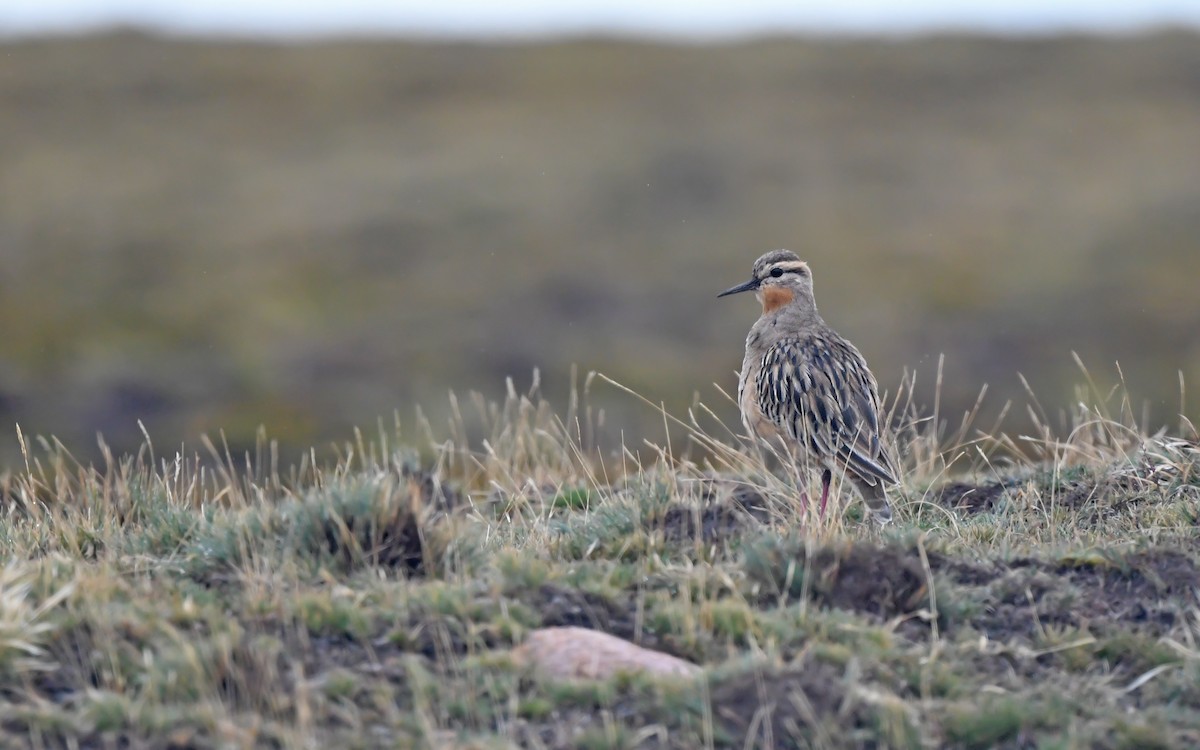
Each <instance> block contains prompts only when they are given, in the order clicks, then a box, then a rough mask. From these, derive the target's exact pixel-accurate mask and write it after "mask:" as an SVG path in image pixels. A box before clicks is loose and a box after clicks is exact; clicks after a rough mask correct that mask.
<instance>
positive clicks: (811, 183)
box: [0, 33, 1200, 467]
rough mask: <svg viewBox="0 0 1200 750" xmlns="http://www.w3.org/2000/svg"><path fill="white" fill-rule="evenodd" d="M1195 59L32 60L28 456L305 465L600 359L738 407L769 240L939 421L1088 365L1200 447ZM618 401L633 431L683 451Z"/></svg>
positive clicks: (200, 46) (96, 54) (957, 48)
mask: <svg viewBox="0 0 1200 750" xmlns="http://www.w3.org/2000/svg"><path fill="white" fill-rule="evenodd" d="M1197 70H1200V40H1198V39H1197V37H1196V36H1195V35H1194V34H1185V33H1161V34H1154V35H1146V36H1140V37H1136V38H1105V39H1088V38H1076V37H1065V38H1055V39H1043V40H1036V41H1028V40H1008V41H1000V40H991V39H983V38H965V37H938V38H920V39H913V40H906V41H880V40H858V41H847V40H790V39H778V40H762V41H755V42H747V43H739V44H730V45H717V46H690V45H680V46H671V45H660V44H649V43H645V44H641V43H629V42H615V41H603V40H596V41H585V42H572V43H562V44H529V45H481V44H432V43H428V44H425V43H413V42H403V41H335V42H319V43H316V42H314V43H309V44H296V45H271V44H253V43H245V42H221V41H206V42H197V41H182V40H172V39H162V38H153V37H147V36H142V35H138V34H130V33H125V34H109V35H100V36H94V37H84V38H71V39H47V40H30V41H6V42H4V43H3V45H2V46H0V110H2V111H3V112H4V116H3V117H2V118H0V328H2V329H3V335H2V336H0V465H4V466H9V467H19V466H20V463H21V461H20V454H19V450H18V446H17V443H16V439H15V437H16V436H15V431H14V430H13V429H12V427H11V425H12V424H13V423H14V422H20V423H21V425H22V427H23V428H24V430H25V432H26V433H27V434H43V435H50V434H53V435H57V436H59V437H60V438H62V439H63V441H64V442H65V443H66V444H67V445H70V446H71V447H72V449H73V450H75V451H77V452H78V454H79V455H80V457H81V458H88V459H91V460H98V459H99V458H100V455H99V452H98V449H97V448H96V441H95V434H96V432H102V433H103V434H104V435H105V438H106V440H107V441H108V443H109V444H110V445H112V446H113V447H114V448H115V449H117V451H118V452H122V451H128V450H136V448H137V446H138V444H139V443H140V442H141V441H142V440H143V438H142V434H141V430H140V429H139V428H138V426H137V420H139V419H140V420H142V422H143V423H144V424H145V425H146V428H147V429H148V430H149V431H150V433H151V434H152V435H154V436H156V438H157V439H158V440H159V441H162V442H165V443H169V444H171V445H178V444H180V443H182V442H185V441H186V443H187V444H188V445H190V446H195V445H198V440H199V436H200V435H201V434H202V433H207V434H209V435H210V436H211V437H212V439H213V440H214V441H218V440H219V438H218V436H217V432H218V430H221V429H223V430H224V431H225V434H226V436H227V438H228V440H229V442H230V444H231V445H232V446H233V447H234V448H235V449H237V450H236V451H235V452H240V450H241V449H245V448H248V447H252V446H253V443H254V439H255V438H254V436H255V431H256V429H257V427H258V426H259V425H260V424H265V425H266V427H267V429H268V431H269V432H270V433H271V434H272V435H275V436H277V437H279V439H280V440H281V448H280V450H281V451H282V453H283V455H284V456H285V458H287V459H288V461H289V462H290V461H293V460H298V459H299V456H300V454H301V452H302V451H303V450H304V449H306V448H307V446H309V445H311V444H314V443H315V444H318V445H324V444H325V441H329V440H337V441H340V440H344V439H346V438H347V437H348V436H349V435H350V434H351V428H352V426H353V425H355V424H371V423H373V422H374V420H375V419H376V417H377V416H378V415H380V414H383V415H387V414H390V413H392V411H393V409H399V410H400V411H401V414H402V416H403V417H404V419H405V421H407V420H409V419H410V417H411V414H412V412H411V405H412V404H414V403H421V404H423V405H424V407H425V409H426V413H427V414H428V416H429V418H430V419H431V420H432V421H433V422H434V423H436V424H442V423H443V422H444V421H445V419H446V418H447V416H448V414H449V408H448V406H447V402H446V398H445V394H446V391H447V390H449V389H450V388H454V389H457V390H460V391H462V390H469V389H473V390H480V391H483V392H485V393H487V394H488V395H489V396H490V397H492V398H496V397H500V396H501V395H502V391H501V389H500V387H499V384H501V383H502V382H503V380H504V378H505V377H509V376H512V377H515V378H517V380H518V382H527V380H528V377H529V373H530V371H531V370H532V368H533V367H534V366H540V367H541V368H542V371H543V375H544V380H545V383H546V387H547V389H548V393H550V394H551V395H553V396H554V397H556V398H559V399H562V398H565V396H566V393H567V391H568V390H569V386H570V383H569V378H568V371H569V368H570V367H571V365H572V364H578V365H579V367H580V368H581V369H582V370H584V371H586V370H589V369H600V370H603V371H605V372H607V373H610V374H611V375H613V376H614V377H616V378H617V379H619V380H621V381H623V382H627V383H630V384H631V385H633V386H634V387H636V388H637V389H638V390H639V391H641V392H643V393H646V394H647V396H648V397H650V398H651V399H652V400H655V401H658V400H662V401H664V402H665V403H666V404H667V405H668V406H669V407H670V408H672V409H673V410H674V411H680V410H682V409H683V408H684V407H686V406H687V405H688V404H689V403H690V402H691V400H692V398H693V394H694V393H695V392H697V391H699V392H700V393H701V394H702V395H703V396H704V397H705V399H706V400H709V401H711V402H713V403H714V408H716V409H717V410H718V411H719V413H720V414H721V415H722V417H724V418H729V417H731V416H732V409H731V408H730V406H729V405H728V404H726V403H724V402H720V401H718V400H717V399H716V398H714V397H713V395H712V394H713V391H712V388H711V385H712V384H713V383H714V382H715V383H720V384H721V385H722V386H724V387H726V388H728V387H731V386H732V384H733V382H734V376H733V372H734V370H735V369H736V368H737V366H738V364H739V362H740V359H741V351H740V350H741V342H742V339H743V336H744V333H745V330H746V328H747V327H748V326H749V324H750V322H751V320H752V318H753V316H754V310H753V309H752V304H751V303H749V302H747V301H745V300H730V301H725V300H723V301H721V302H718V301H717V300H715V299H714V295H715V293H716V292H717V291H718V290H720V289H724V288H726V287H728V286H730V285H731V284H733V283H735V282H737V281H739V280H742V279H743V278H744V277H745V276H746V274H747V273H748V269H749V264H750V263H751V261H752V260H753V259H754V258H755V257H756V256H757V255H758V254H759V253H760V252H762V251H763V250H765V249H768V248H773V247H789V248H792V249H795V250H797V251H798V252H800V254H801V255H802V256H804V257H805V258H806V259H807V260H809V261H810V263H811V265H812V267H813V269H814V272H815V274H816V283H817V298H818V301H819V303H820V304H821V307H822V310H823V311H824V313H825V314H826V317H827V318H828V319H829V320H830V321H831V322H832V323H833V324H834V325H835V326H836V327H837V328H839V329H840V330H841V331H843V332H844V333H845V334H846V335H848V336H849V337H850V338H851V339H852V340H854V341H855V342H856V343H857V344H859V345H860V347H861V348H862V349H863V350H864V352H865V353H866V355H867V357H868V359H869V360H870V361H871V362H872V365H873V367H874V368H875V370H876V372H877V373H878V375H879V377H880V380H881V382H882V383H883V384H884V386H885V387H887V388H889V389H891V390H893V391H894V390H895V388H896V387H897V385H898V384H899V382H900V379H901V373H902V372H903V370H904V369H906V368H908V369H913V368H915V369H917V370H918V371H919V372H920V373H921V377H920V378H919V380H918V387H919V388H920V389H921V392H920V396H921V398H920V399H919V401H920V402H921V403H926V404H931V403H932V392H933V384H934V377H933V373H934V370H935V363H936V361H937V357H938V355H939V354H943V353H944V354H945V356H946V365H945V367H946V373H947V377H946V379H945V385H944V387H943V390H942V394H941V395H942V407H943V411H944V413H947V414H957V413H960V412H962V411H964V410H966V409H968V408H970V406H971V404H972V403H973V401H974V398H975V396H976V393H977V392H978V389H979V387H980V385H981V384H982V383H984V382H987V383H989V384H990V391H989V398H988V401H987V402H986V404H985V407H984V408H985V411H989V410H990V412H991V413H995V412H998V411H999V410H1000V409H1001V407H1002V405H1003V404H1004V402H1005V401H1006V400H1007V399H1009V398H1014V397H1016V398H1018V399H1021V398H1023V397H1024V396H1023V389H1022V386H1021V384H1020V381H1019V379H1018V377H1017V373H1018V372H1020V373H1023V374H1024V375H1025V376H1026V377H1027V378H1028V379H1029V381H1030V382H1031V383H1032V385H1033V387H1034V389H1035V390H1036V391H1037V392H1038V393H1039V394H1041V395H1042V396H1043V397H1046V398H1047V399H1048V400H1049V401H1051V402H1052V403H1068V402H1069V399H1070V387H1071V384H1072V383H1073V382H1074V378H1075V373H1076V370H1075V366H1074V364H1073V363H1072V361H1071V358H1070V356H1069V352H1071V351H1077V352H1079V354H1080V356H1081V357H1082V358H1083V359H1084V361H1085V362H1087V363H1088V364H1089V366H1091V367H1092V368H1093V370H1094V371H1096V372H1097V373H1103V375H1104V378H1106V379H1107V380H1108V381H1109V384H1111V383H1112V382H1115V381H1116V379H1117V375H1116V371H1115V369H1114V368H1113V366H1112V363H1113V362H1115V361H1119V362H1120V363H1121V366H1122V368H1123V371H1124V372H1125V374H1126V376H1127V384H1128V388H1129V390H1130V392H1131V393H1132V394H1133V398H1134V401H1135V405H1136V406H1137V408H1139V409H1140V407H1141V403H1142V401H1143V399H1145V400H1146V402H1147V404H1148V408H1149V409H1150V412H1151V415H1152V417H1153V418H1154V421H1156V422H1160V423H1161V422H1172V423H1173V420H1174V415H1175V414H1176V413H1178V412H1179V411H1180V404H1179V401H1180V399H1179V386H1178V376H1179V373H1180V372H1181V371H1182V373H1183V374H1184V375H1185V377H1186V378H1190V379H1191V380H1193V381H1194V380H1195V379H1196V377H1197V376H1198V375H1200V369H1198V368H1200V339H1198V338H1197V336H1196V334H1195V332H1196V330H1198V329H1200V297H1198V296H1197V295H1196V294H1195V273H1194V271H1195V265H1196V260H1195V259H1196V253H1197V250H1196V246H1197V237H1200V218H1198V214H1197V212H1196V206H1197V205H1200V181H1198V180H1197V179H1196V175H1197V174H1200V140H1198V139H1197V131H1196V127H1195V123H1196V122H1200V96H1198V95H1197V94H1200V90H1198V88H1197V87H1198V85H1200V84H1198V83H1197V81H1200V78H1198V77H1197ZM1098 377H1099V375H1098ZM1101 385H1102V386H1103V385H1107V384H1105V383H1102V384H1101ZM595 398H597V399H601V398H606V399H607V398H608V394H606V393H599V394H596V396H595ZM1195 403H1196V400H1195V399H1192V400H1191V404H1189V405H1185V407H1184V408H1185V410H1186V411H1188V413H1189V414H1191V415H1193V416H1195V415H1196V411H1195ZM598 405H602V406H606V407H607V411H608V425H609V427H610V428H611V432H610V435H611V436H612V437H614V438H615V437H617V436H619V434H620V430H621V429H625V430H628V431H630V432H631V433H632V434H644V433H646V432H647V431H648V430H649V429H652V428H653V426H654V424H655V423H656V418H655V417H654V416H653V415H647V414H645V413H644V412H640V411H637V410H633V409H630V408H627V405H626V402H625V401H622V400H620V399H615V398H613V399H609V400H608V401H607V402H606V403H602V404H598ZM1013 418H1014V420H1015V421H1014V422H1013V423H1012V425H1011V429H1012V430H1013V431H1014V432H1018V431H1020V430H1023V429H1027V428H1028V426H1029V422H1028V420H1027V419H1026V417H1025V415H1024V413H1023V412H1021V411H1019V410H1018V411H1016V412H1014V414H1013ZM322 450H323V449H322Z"/></svg>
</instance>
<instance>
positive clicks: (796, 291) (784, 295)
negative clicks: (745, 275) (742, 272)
mask: <svg viewBox="0 0 1200 750" xmlns="http://www.w3.org/2000/svg"><path fill="white" fill-rule="evenodd" d="M751 291H752V292H754V293H755V296H756V297H758V301H759V302H761V303H762V306H763V314H764V315H765V314H767V313H769V312H773V311H775V310H778V309H779V308H781V307H785V306H787V305H790V304H791V303H792V302H793V301H795V300H796V299H797V298H801V299H802V300H807V301H811V300H812V296H813V287H812V271H810V270H809V269H808V264H807V263H805V262H804V261H802V260H800V256H798V255H796V254H795V253H793V252H792V251H790V250H772V251H770V252H768V253H764V254H763V255H762V256H761V257H760V258H759V259H758V260H756V261H754V269H753V270H752V271H751V274H750V280H749V281H747V282H746V283H744V284H738V285H737V286H735V287H730V288H729V289H726V290H725V291H723V292H721V293H720V294H718V295H717V296H718V297H724V296H726V295H730V294H737V293H738V292H751Z"/></svg>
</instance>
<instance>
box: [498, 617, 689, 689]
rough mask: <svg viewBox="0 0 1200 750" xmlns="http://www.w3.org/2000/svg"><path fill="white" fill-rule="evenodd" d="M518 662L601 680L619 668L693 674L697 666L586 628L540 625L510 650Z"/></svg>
mask: <svg viewBox="0 0 1200 750" xmlns="http://www.w3.org/2000/svg"><path fill="white" fill-rule="evenodd" d="M513 658H514V659H515V660H516V662H517V663H518V664H521V665H529V666H532V667H533V668H534V669H535V670H537V671H538V673H540V674H541V675H543V676H545V677H549V678H552V679H557V680H604V679H608V678H609V677H612V676H613V675H615V674H617V673H619V672H649V673H650V674H655V675H660V676H667V677H694V676H696V675H698V674H700V671H701V670H700V667H698V666H696V665H695V664H692V663H691V662H689V661H684V660H683V659H678V658H676V657H674V656H671V655H670V654H663V653H660V652H658V651H651V650H650V649H647V648H642V647H641V646H636V645H634V644H632V643H630V642H629V641H625V640H622V639H620V638H617V637H616V636H612V635H609V634H607V633H601V632H599V631H596V630H588V629H587V628H575V627H567V628H542V629H540V630H535V631H533V632H532V633H530V634H529V637H528V638H526V639H525V643H523V644H522V645H520V646H519V647H517V648H516V649H514V650H513Z"/></svg>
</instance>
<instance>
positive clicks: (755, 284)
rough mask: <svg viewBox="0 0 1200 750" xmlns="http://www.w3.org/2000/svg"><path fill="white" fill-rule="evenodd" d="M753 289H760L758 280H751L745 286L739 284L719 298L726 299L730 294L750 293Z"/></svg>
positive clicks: (719, 295) (721, 294)
mask: <svg viewBox="0 0 1200 750" xmlns="http://www.w3.org/2000/svg"><path fill="white" fill-rule="evenodd" d="M753 289H758V279H750V280H749V281H747V282H746V283H745V284H738V285H737V286H735V287H730V288H729V289H726V290H725V291H723V292H721V293H720V294H718V295H717V296H718V297H724V296H727V295H730V294H737V293H738V292H749V291H751V290H753Z"/></svg>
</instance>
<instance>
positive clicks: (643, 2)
mask: <svg viewBox="0 0 1200 750" xmlns="http://www.w3.org/2000/svg"><path fill="white" fill-rule="evenodd" d="M117 24H122V25H137V26H143V27H148V28H153V29H159V30H164V31H171V32H177V33H188V34H224V33H234V34H243V35H255V36H257V35H266V36H284V37H287V36H313V35H323V34H346V33H364V34H403V35H432V36H471V37H495V36H546V35H556V34H563V33H574V34H578V33H595V32H609V33H614V32H616V33H629V34H637V35H647V36H662V35H666V36H678V37H698V38H711V37H723V36H739V35H747V34H762V33H786V32H808V33H820V32H830V31H834V32H854V33H884V34H904V33H911V32H919V31H927V30H937V29H974V30H982V31H991V32H1000V33H1051V32H1055V31H1064V30H1071V31H1100V32H1123V31H1133V30H1137V29H1142V28H1147V27H1154V26H1161V25H1168V24H1173V25H1186V26H1191V27H1193V28H1195V27H1200V0H1142V1H1141V2H1139V1H1138V0H1111V1H1109V2H1105V1H1104V0H962V1H961V2H953V1H952V0H909V1H908V2H905V1H904V0H834V1H832V2H825V3H815V2H800V1H798V0H790V1H785V0H440V1H439V0H433V1H432V2H424V1H418V0H390V1H387V0H317V1H310V2H304V1H303V0H0V34H4V35H13V34H31V33H32V34H37V33H45V32H54V31H58V32H62V31H82V30H87V29H91V28H97V27H105V26H112V25H117Z"/></svg>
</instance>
